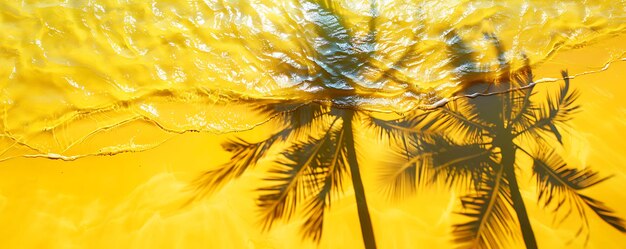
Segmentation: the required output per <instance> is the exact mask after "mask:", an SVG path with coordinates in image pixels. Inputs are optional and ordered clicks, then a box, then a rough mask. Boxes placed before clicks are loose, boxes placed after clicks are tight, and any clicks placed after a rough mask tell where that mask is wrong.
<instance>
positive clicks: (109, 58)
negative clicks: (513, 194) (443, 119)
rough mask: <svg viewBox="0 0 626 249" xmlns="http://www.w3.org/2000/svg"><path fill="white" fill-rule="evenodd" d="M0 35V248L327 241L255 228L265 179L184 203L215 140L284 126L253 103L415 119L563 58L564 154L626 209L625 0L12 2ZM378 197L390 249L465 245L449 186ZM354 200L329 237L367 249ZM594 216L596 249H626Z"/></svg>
mask: <svg viewBox="0 0 626 249" xmlns="http://www.w3.org/2000/svg"><path fill="white" fill-rule="evenodd" d="M0 32H1V33H0V132H1V133H0V172H1V173H0V224H7V225H6V226H4V225H3V226H4V228H0V238H2V237H6V238H11V239H0V247H2V248H42V247H49V248H157V247H158V248H193V247H198V246H199V245H201V246H202V247H209V248H215V247H222V248H231V247H236V248H299V247H303V246H308V247H315V246H314V245H313V244H310V243H309V244H307V243H306V242H302V241H301V240H300V239H299V238H300V237H298V233H297V230H298V227H297V225H298V224H295V225H294V224H287V225H284V226H278V227H277V228H276V229H275V230H273V231H272V232H271V233H270V234H269V235H268V234H263V233H260V232H259V229H257V226H258V224H257V223H255V219H256V218H257V217H256V216H255V213H254V212H253V211H254V210H256V209H255V205H254V202H253V198H251V197H250V193H249V192H246V191H247V190H249V188H254V186H256V184H257V183H258V181H259V180H258V179H259V178H262V177H263V175H260V174H259V173H258V172H256V173H255V172H253V173H250V174H247V175H244V176H243V177H242V179H241V182H245V183H246V184H247V185H243V186H235V185H234V184H230V185H227V186H226V187H225V190H224V191H223V192H220V193H218V194H217V196H215V197H214V199H212V200H211V201H207V202H205V203H203V204H201V205H197V206H193V207H190V208H189V209H186V210H183V211H181V210H180V209H178V208H179V207H180V206H181V203H182V202H184V201H182V200H183V199H184V197H183V196H182V195H181V193H182V192H184V191H185V190H188V189H187V187H186V186H187V184H188V182H189V181H190V179H192V178H193V177H195V176H196V175H197V174H198V173H199V172H201V171H203V170H206V169H208V168H210V167H215V165H219V164H221V163H224V162H225V161H227V160H228V158H229V157H230V155H229V154H228V153H226V152H225V151H223V150H222V148H221V147H220V146H219V143H220V142H221V141H223V140H224V139H225V138H230V137H228V136H230V135H232V134H233V133H236V134H237V135H238V136H239V135H241V136H242V137H244V138H250V139H251V140H254V139H258V138H262V137H263V136H265V135H266V134H270V133H271V132H273V130H274V129H275V127H274V126H272V125H275V124H273V123H272V122H273V121H275V120H272V119H270V118H271V117H268V116H266V115H259V113H258V112H256V111H255V110H254V108H251V107H253V106H251V105H253V104H255V103H271V102H272V101H284V100H293V101H294V102H296V103H306V102H312V101H313V102H319V103H324V104H329V103H330V104H333V105H341V106H342V107H348V108H357V109H360V110H363V111H365V112H368V113H369V112H376V113H377V114H378V115H397V114H399V115H402V114H403V113H405V112H406V111H409V110H413V109H415V108H434V107H436V106H437V105H438V104H441V103H443V102H445V101H446V100H449V99H452V98H455V97H459V96H458V95H459V94H458V90H459V89H466V88H468V87H470V86H469V85H468V84H469V83H471V82H481V81H491V80H494V79H496V78H497V77H498V75H501V74H502V73H504V72H505V71H507V70H506V68H504V67H509V66H510V67H512V69H513V70H514V69H517V68H520V67H522V66H523V63H524V61H525V59H528V61H529V62H530V64H531V66H532V67H533V69H534V72H535V82H538V83H554V82H556V81H560V74H559V72H560V70H564V69H568V70H569V72H570V76H572V82H573V83H572V84H573V85H574V86H575V87H576V88H578V89H581V92H582V94H581V103H582V106H583V114H581V117H579V118H577V119H576V120H575V121H573V123H574V126H573V127H574V129H573V130H577V129H579V131H578V133H576V134H575V135H572V137H568V138H566V139H568V140H575V141H577V142H574V143H573V144H574V145H572V146H571V148H568V149H569V154H568V158H575V159H576V160H577V162H580V163H579V164H580V165H586V163H587V162H589V163H590V164H593V165H594V166H598V167H599V168H601V169H602V170H605V172H607V174H613V175H614V176H615V177H614V178H613V179H611V181H607V185H606V187H601V188H600V190H598V191H597V193H595V194H596V195H598V196H600V197H601V199H603V200H607V202H608V203H609V204H611V205H612V206H613V207H616V209H617V212H618V213H619V214H620V215H621V216H622V217H624V215H626V208H625V207H626V205H625V204H626V202H624V200H626V195H625V194H623V193H619V191H616V190H615V189H623V188H624V184H623V183H624V182H626V173H625V172H626V169H625V168H624V165H626V157H625V156H624V155H625V154H626V150H625V149H624V146H623V145H622V143H623V141H622V140H623V139H622V137H623V136H622V133H623V131H624V129H626V121H625V120H626V106H624V104H623V99H624V98H626V96H625V93H626V91H625V90H624V87H623V83H624V82H623V79H624V76H623V75H624V73H623V72H625V70H626V1H624V0H618V1H606V0H587V1H530V0H510V1H443V0H442V1H409V0H399V1H391V0H377V1H358V0H354V1H344V0H340V1H306V0H274V1H261V0H258V1H217V0H204V1H193V0H190V1H117V0H115V1H114V0H110V1H107V0H85V1H78V0H76V1H72V0H66V1H52V0H49V1H27V0H23V1H0ZM498 46H500V48H501V49H500V50H499V49H498ZM500 52H501V53H500ZM504 62H507V63H504ZM294 106H296V105H294ZM287 109H289V108H287ZM378 112H380V113H378ZM383 112H384V113H385V114H381V113H383ZM389 113H391V114H389ZM253 128H256V129H254V130H252V129H253ZM355 136H356V140H359V139H362V140H359V141H370V142H371V144H369V143H366V144H367V145H368V146H367V147H368V148H363V149H362V150H361V152H360V153H361V154H368V155H369V156H372V157H378V156H380V153H381V152H380V151H381V150H380V148H379V147H380V144H376V141H373V142H372V141H371V139H372V138H371V137H372V136H371V134H369V133H368V134H365V133H364V134H356V135H355ZM368 138H369V139H370V140H367V139H368ZM357 142H358V141H357ZM377 146H378V147H377ZM134 152H136V153H134ZM113 155H114V156H113ZM360 156H362V155H360ZM359 160H362V158H360V159H359ZM70 161H71V162H70ZM372 162H373V160H372ZM367 163H371V162H369V161H368V162H367ZM364 165H368V164H366V163H364ZM364 168H368V167H364ZM368 170H369V169H364V178H365V182H366V187H365V188H366V190H367V189H368V188H369V189H371V188H372V187H371V184H370V185H368V182H369V183H371V182H372V181H373V180H372V179H370V178H372V177H371V174H369V173H368ZM368 174H369V175H368ZM528 177H530V176H528ZM528 179H530V178H528ZM609 182H610V183H609ZM520 184H521V185H523V186H525V185H530V184H529V183H527V182H522V181H521V183H520ZM251 186H252V187H251ZM525 187H528V186H525ZM527 189H530V190H532V191H534V189H533V187H530V188H527ZM425 192H427V191H425ZM622 192H623V191H622ZM353 194H354V193H353V192H350V191H348V192H347V193H346V196H350V195H353ZM532 194H533V193H529V192H523V193H522V195H523V196H524V198H529V197H528V196H529V195H532ZM368 195H369V194H368ZM368 198H370V196H368ZM533 198H534V197H533ZM373 200H374V201H372V202H371V203H373V204H371V205H370V206H371V213H372V217H373V223H374V226H375V227H376V229H378V230H377V231H376V235H377V239H379V241H382V242H380V243H382V244H383V245H391V246H390V247H389V248H414V247H415V246H416V245H417V244H420V243H424V244H426V245H428V246H432V247H440V248H447V247H450V246H454V244H452V243H451V238H450V237H449V234H450V231H449V229H450V227H451V224H452V223H454V222H452V221H451V220H452V218H450V217H452V216H453V215H452V211H455V210H457V209H455V208H456V206H455V205H456V204H458V203H457V202H456V201H457V200H458V196H456V193H455V192H454V191H452V192H449V193H448V192H446V193H444V194H442V193H441V192H427V193H424V195H423V198H422V199H410V200H408V202H407V203H405V204H397V205H396V204H393V205H391V206H389V205H390V204H389V205H388V204H384V203H387V202H385V200H383V198H379V199H376V197H373ZM533 201H534V199H533ZM353 202H354V201H353V199H352V197H351V198H349V200H344V199H340V200H338V201H337V202H336V203H335V204H334V205H335V206H334V207H333V208H334V209H333V210H335V211H333V212H331V213H329V214H328V215H327V216H326V217H325V219H327V220H328V222H329V223H328V224H330V225H328V226H326V228H325V229H326V230H325V232H324V233H325V234H329V235H332V236H326V237H325V238H324V239H323V240H322V242H321V244H320V247H322V248H347V247H350V246H351V245H361V238H359V237H358V236H357V237H356V238H354V234H359V230H358V226H357V225H355V224H358V220H357V217H356V215H354V214H355V210H356V208H355V205H354V203H353ZM424 202H428V203H429V204H432V205H423V203H424ZM416 207H418V208H416ZM541 211H542V210H541V208H535V207H532V208H530V210H529V212H530V213H532V214H534V216H533V220H532V222H533V226H534V227H535V231H536V233H537V237H538V241H540V246H545V247H544V248H556V247H562V246H564V245H565V246H575V247H576V248H579V247H582V246H583V244H584V239H582V240H578V241H576V242H574V243H573V244H566V242H567V241H568V240H571V239H572V238H575V237H576V236H577V235H576V230H575V229H564V230H565V231H563V232H561V230H559V231H557V230H556V229H555V228H554V227H553V226H552V224H551V223H550V222H549V220H550V217H549V215H548V214H545V213H541ZM420 215H421V216H420ZM546 220H548V221H546ZM207 221H208V222H207ZM564 226H565V227H568V226H567V224H566V225H564ZM590 226H591V227H592V228H593V229H595V231H596V232H595V233H594V234H593V235H592V237H591V240H590V241H591V242H590V243H589V245H590V246H589V247H588V248H602V249H605V248H619V245H620V241H624V235H623V234H618V233H617V232H615V231H613V230H610V231H609V229H608V228H606V227H603V226H606V224H604V223H601V222H599V221H596V220H592V221H591V225H590ZM380 227H384V228H385V229H380ZM593 229H592V230H593ZM619 236H621V237H619ZM287 237H288V238H287ZM416 241H418V242H419V243H417V242H416ZM581 241H583V242H581ZM416 243H417V244H416ZM3 245H4V246H3ZM381 248H383V247H381Z"/></svg>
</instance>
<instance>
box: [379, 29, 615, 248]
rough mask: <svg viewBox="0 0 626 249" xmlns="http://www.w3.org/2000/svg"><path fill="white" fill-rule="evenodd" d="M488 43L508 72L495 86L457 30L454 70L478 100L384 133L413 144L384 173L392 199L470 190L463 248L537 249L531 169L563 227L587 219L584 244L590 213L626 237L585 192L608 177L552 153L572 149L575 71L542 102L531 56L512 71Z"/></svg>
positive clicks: (457, 231) (400, 148)
mask: <svg viewBox="0 0 626 249" xmlns="http://www.w3.org/2000/svg"><path fill="white" fill-rule="evenodd" d="M485 37H486V38H488V39H491V40H492V41H493V44H494V47H495V48H496V51H497V53H498V60H499V65H500V70H499V71H500V72H499V74H498V77H496V79H495V80H494V79H492V80H490V79H488V78H487V77H485V76H484V75H482V73H483V72H484V71H485V70H481V69H480V68H479V67H477V66H473V64H475V63H474V62H473V61H472V58H471V56H470V55H471V52H470V49H469V46H467V45H465V44H464V42H463V40H462V39H460V38H459V37H458V35H456V34H454V33H452V34H450V39H451V42H450V44H453V46H451V48H452V51H451V52H452V53H453V54H454V55H455V56H452V59H451V61H452V63H451V65H455V66H457V68H459V67H460V68H462V69H463V68H464V69H467V71H463V70H460V71H457V72H456V73H457V76H458V78H459V79H460V81H461V82H462V83H463V84H464V85H465V86H466V88H465V89H462V90H461V91H460V94H462V95H467V96H468V97H465V98H457V99H454V100H453V101H451V102H448V103H447V104H446V105H444V106H442V107H441V108H438V109H435V110H433V111H431V112H428V113H427V114H426V115H424V114H420V115H414V116H408V117H406V118H403V119H401V120H396V121H395V122H394V124H395V125H397V126H399V127H400V128H398V129H394V127H395V126H389V125H388V126H381V127H382V128H381V129H382V130H383V131H384V134H388V135H389V136H395V137H397V138H396V139H394V141H408V143H396V145H395V146H392V147H393V148H394V149H393V151H394V153H393V154H392V155H391V156H390V157H389V158H388V159H387V161H386V162H385V164H384V166H385V167H384V168H383V169H381V171H380V172H381V176H382V177H381V178H382V183H383V186H384V187H383V190H384V192H385V193H387V195H388V196H390V197H396V198H398V197H399V198H402V197H403V196H404V195H406V194H407V193H412V192H414V190H415V189H417V188H418V187H423V186H430V185H433V184H434V183H436V182H443V183H445V184H446V186H449V187H457V188H460V189H461V190H465V191H466V192H468V194H467V195H465V196H463V197H461V204H462V207H463V208H462V210H461V211H460V213H461V214H462V215H464V216H465V217H467V219H468V221H467V222H465V223H461V224H457V225H455V226H454V230H453V235H454V237H455V242H457V243H458V244H459V245H460V246H461V247H464V248H503V247H507V246H506V245H507V240H510V239H515V238H517V237H518V236H519V235H522V238H523V240H524V243H525V245H526V247H527V248H537V243H536V240H535V236H534V233H533V230H532V227H531V224H530V221H529V217H528V214H527V212H526V206H525V204H524V202H523V200H522V197H521V194H520V189H519V186H518V183H517V178H518V177H519V175H518V173H517V172H516V169H519V170H531V171H532V172H533V174H534V175H535V180H536V183H537V191H538V200H537V202H538V203H539V204H541V205H543V206H544V207H549V208H550V210H551V211H552V212H554V213H555V217H559V220H560V221H559V222H561V221H562V220H564V219H567V218H569V217H570V216H572V214H577V217H578V218H579V219H581V220H582V223H581V225H580V229H579V230H578V233H577V234H576V237H578V236H579V235H580V234H581V233H582V232H584V231H586V232H587V239H588V237H589V231H588V228H589V227H588V226H589V225H588V222H587V219H588V216H587V213H586V211H587V210H591V211H592V212H593V213H595V214H596V215H597V217H599V218H600V219H602V220H603V221H605V222H606V223H607V224H609V225H610V226H612V227H614V228H615V229H617V230H619V231H621V232H626V226H625V223H624V220H622V219H621V218H619V217H618V216H617V215H616V214H615V213H614V212H613V211H612V210H611V209H610V208H608V207H607V206H606V205H605V204H604V203H602V202H600V201H598V200H596V199H594V198H592V197H590V196H588V195H585V194H582V193H581V191H583V190H585V189H588V188H589V187H592V186H594V185H596V184H599V183H601V182H603V181H605V180H607V179H608V177H600V176H599V174H598V173H597V172H595V171H592V170H591V169H588V168H584V169H578V168H573V167H570V166H568V165H567V163H566V162H565V160H564V159H563V158H561V156H560V155H558V153H556V150H555V148H554V147H553V146H551V144H559V143H560V144H562V143H563V140H562V134H563V129H562V128H563V127H564V126H566V125H567V121H569V120H571V119H572V118H573V114H575V113H576V112H578V111H579V109H580V106H579V105H578V104H577V103H576V100H577V98H578V96H579V93H578V92H577V91H575V90H572V89H571V87H570V82H569V77H568V74H567V71H562V72H561V73H562V77H563V84H561V86H560V89H559V91H558V92H556V93H548V94H545V95H546V97H545V98H544V99H543V101H540V100H537V97H536V95H535V94H536V93H537V91H536V89H535V84H534V82H533V74H532V70H531V67H530V64H529V63H528V61H527V59H526V64H525V66H523V67H522V68H521V69H518V70H516V71H510V70H511V69H510V66H509V64H508V62H506V61H505V59H504V58H505V56H504V55H503V53H504V50H503V49H502V47H501V45H500V43H499V42H498V40H497V39H496V38H495V36H493V35H485ZM455 50H456V51H455ZM505 71H508V72H505ZM477 89H484V90H485V91H492V92H499V94H482V95H481V96H477V95H476V94H473V95H472V94H471V93H476V92H480V91H479V90H477ZM485 93H487V92H485ZM413 130H417V131H413ZM529 145H532V146H529ZM529 148H537V149H536V151H530V150H529ZM521 156H527V157H530V158H531V159H532V162H533V163H532V165H521V163H520V160H519V157H521ZM520 231H521V233H520ZM585 243H586V242H585Z"/></svg>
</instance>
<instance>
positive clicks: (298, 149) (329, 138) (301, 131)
mask: <svg viewBox="0 0 626 249" xmlns="http://www.w3.org/2000/svg"><path fill="white" fill-rule="evenodd" d="M302 5H303V6H302V9H303V10H304V11H305V12H306V13H307V14H309V16H307V18H306V19H307V20H308V21H309V22H310V23H309V24H310V25H312V26H313V27H314V31H315V32H316V34H317V37H316V39H320V40H323V42H319V41H318V42H317V43H316V44H317V45H314V46H313V45H312V46H313V49H312V50H314V51H316V53H315V54H313V55H311V60H312V61H314V62H315V63H314V65H312V66H311V68H307V69H306V70H302V69H299V68H295V67H294V66H293V65H291V64H289V63H284V62H280V61H275V63H274V64H275V66H276V69H278V70H279V71H282V72H283V73H284V74H286V75H289V74H290V73H293V72H303V71H306V73H307V75H306V77H301V78H304V79H305V80H303V81H302V82H301V83H300V85H299V86H297V87H300V88H304V89H314V90H315V93H314V94H313V95H314V96H305V97H303V98H300V99H278V100H275V99H249V100H242V101H249V104H250V105H251V107H252V109H253V110H254V111H255V112H257V113H259V114H261V115H266V116H268V117H275V119H276V120H277V122H278V123H280V125H279V126H278V127H277V130H276V132H274V133H272V134H270V135H269V136H268V137H267V138H266V139H264V140H261V141H258V142H248V141H244V140H242V139H238V138H236V139H233V140H230V141H227V142H225V143H224V144H223V148H224V149H225V150H226V151H228V152H231V153H232V157H231V160H230V161H229V162H227V163H226V164H224V165H222V166H221V167H219V168H217V169H214V170H210V171H206V172H204V173H203V174H202V175H201V176H199V177H198V178H197V179H196V180H195V181H194V182H193V184H192V186H193V187H194V189H195V196H194V198H192V200H191V201H193V200H197V199H199V198H201V197H203V196H206V195H208V194H210V193H212V192H214V191H215V190H217V189H219V188H221V187H222V186H223V185H224V184H225V183H227V182H229V181H232V180H235V179H237V178H239V177H240V176H241V175H242V174H244V173H245V172H246V171H249V170H251V169H252V168H254V167H255V166H257V164H258V163H259V161H260V160H262V159H263V158H267V157H270V156H272V155H270V154H271V153H270V150H271V149H272V148H275V147H277V146H279V145H287V146H288V147H287V148H286V149H284V150H282V151H281V152H280V155H279V156H278V159H276V160H274V161H273V162H272V163H271V168H270V169H269V170H268V171H267V172H266V176H265V178H264V179H263V180H264V183H265V184H264V186H260V187H258V188H257V189H256V190H257V194H258V196H257V199H256V201H257V206H258V207H259V209H260V210H261V213H262V221H263V227H264V229H270V228H271V227H272V226H273V225H274V224H275V223H276V222H277V221H279V220H290V219H292V218H293V217H294V216H295V215H296V214H297V213H298V214H301V215H302V216H303V218H304V219H305V221H304V224H303V225H302V228H301V231H302V235H303V236H304V237H305V238H309V239H311V240H313V241H314V242H319V241H320V240H321V238H322V230H323V227H324V216H325V214H326V211H327V210H329V209H330V208H331V204H332V202H333V201H334V198H333V196H337V195H338V194H340V193H342V192H343V190H344V188H345V185H346V184H345V182H346V181H349V182H350V183H351V184H352V188H353V189H354V192H355V199H356V203H357V212H358V217H359V221H360V228H361V234H362V238H363V243H364V245H365V248H368V249H369V248H376V246H377V245H376V241H375V237H374V229H373V226H372V222H371V218H370V214H369V208H368V202H367V200H366V194H365V190H364V187H363V180H362V178H361V173H360V165H359V162H358V160H357V150H356V148H357V143H356V142H355V138H354V133H355V129H357V128H356V127H353V124H355V123H360V122H362V121H363V120H367V119H368V117H369V116H370V115H369V113H367V112H365V111H361V110H360V109H358V106H352V105H350V104H346V103H351V102H350V101H351V99H353V98H358V97H361V96H363V95H367V89H364V85H367V83H370V82H359V80H360V79H361V78H360V77H357V76H358V74H359V73H361V72H362V71H365V69H367V70H372V69H374V70H377V71H378V72H379V75H381V76H380V78H376V79H369V80H368V81H370V80H371V81H372V82H377V81H379V80H382V79H383V78H385V77H392V76H390V75H394V76H397V75H398V74H399V72H397V71H393V69H392V68H394V67H395V66H397V65H399V64H400V63H403V62H404V60H406V59H407V58H408V57H409V56H410V53H412V52H414V49H413V48H408V49H407V50H406V52H405V53H404V54H403V55H402V56H400V58H399V59H397V60H396V62H395V63H394V64H393V65H392V66H391V67H389V68H382V67H378V66H377V64H376V62H375V61H374V60H373V59H372V53H373V50H374V47H375V46H376V31H375V25H376V20H375V19H376V11H375V9H376V6H375V4H374V1H372V5H371V11H370V12H371V13H370V14H371V15H372V18H371V19H370V20H369V22H368V34H367V35H366V36H365V37H353V36H352V35H351V34H350V28H349V27H348V25H347V24H346V23H345V20H343V19H342V17H341V15H338V14H337V13H336V10H335V9H334V6H333V4H332V2H330V1H319V2H318V1H302ZM415 37H417V35H416V36H415ZM305 46H309V45H308V44H307V45H305ZM361 83H364V84H361Z"/></svg>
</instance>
